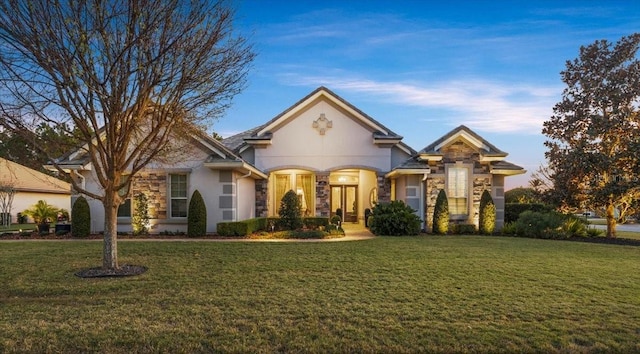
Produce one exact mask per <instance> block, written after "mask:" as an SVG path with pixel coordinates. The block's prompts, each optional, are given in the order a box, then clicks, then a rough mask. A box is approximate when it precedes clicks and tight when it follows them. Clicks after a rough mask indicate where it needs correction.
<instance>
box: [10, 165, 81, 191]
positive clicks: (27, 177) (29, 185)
mask: <svg viewBox="0 0 640 354" xmlns="http://www.w3.org/2000/svg"><path fill="white" fill-rule="evenodd" d="M0 185H2V186H10V187H12V188H14V189H15V190H16V191H18V192H35V193H53V194H71V185H70V184H69V183H67V182H64V181H61V180H59V179H57V178H54V177H51V176H49V175H47V174H44V173H42V172H39V171H36V170H33V169H30V168H28V167H25V166H22V165H20V164H17V163H15V162H13V161H9V160H6V159H3V158H1V157H0Z"/></svg>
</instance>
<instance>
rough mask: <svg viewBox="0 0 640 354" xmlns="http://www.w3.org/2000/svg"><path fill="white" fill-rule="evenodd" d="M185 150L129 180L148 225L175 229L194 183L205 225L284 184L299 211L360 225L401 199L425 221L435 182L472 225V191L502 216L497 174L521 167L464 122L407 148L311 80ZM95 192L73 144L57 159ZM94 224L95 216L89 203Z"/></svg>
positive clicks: (234, 216) (268, 204)
mask: <svg viewBox="0 0 640 354" xmlns="http://www.w3.org/2000/svg"><path fill="white" fill-rule="evenodd" d="M191 146H192V149H190V150H191V151H190V158H182V159H179V162H176V163H172V164H170V165H166V164H160V163H156V164H154V165H151V166H148V168H147V169H145V170H143V171H142V173H141V174H140V175H139V177H137V178H136V179H135V180H134V182H133V194H136V193H139V192H145V193H146V194H147V195H148V197H149V199H150V208H149V209H150V214H151V217H152V231H154V232H160V231H165V230H166V231H176V230H180V231H184V230H186V216H187V205H188V200H189V198H190V197H191V195H192V193H193V192H194V191H195V190H196V189H197V190H199V191H200V193H201V194H202V196H203V198H204V200H205V204H206V206H207V213H208V222H207V230H208V232H215V231H216V224H217V223H218V222H222V221H236V220H244V219H248V218H252V217H258V216H276V215H277V214H278V208H279V205H280V200H281V199H282V196H284V194H285V193H286V192H287V191H289V190H294V191H296V193H297V194H298V195H299V198H300V201H301V203H302V210H303V214H304V215H308V216H331V215H334V214H335V213H336V211H337V210H338V209H341V210H342V211H343V214H344V215H343V216H344V221H345V222H358V223H364V214H365V210H366V209H367V208H372V207H373V206H374V205H375V203H377V202H385V201H390V200H396V199H399V200H403V201H404V202H406V203H407V204H408V205H410V206H411V207H413V208H414V209H415V210H416V214H417V215H419V216H420V217H421V218H422V219H423V220H425V221H426V222H427V225H424V227H425V228H429V227H430V224H431V218H432V214H433V205H434V204H435V198H436V196H437V193H438V191H439V190H440V189H443V188H444V189H445V190H446V191H447V194H448V196H449V203H450V210H452V213H451V218H452V221H454V222H460V223H475V224H476V225H477V219H478V210H477V209H478V205H479V200H480V195H481V194H482V191H483V190H484V189H487V190H489V191H490V192H491V194H492V196H493V198H494V201H495V203H496V207H497V209H498V213H497V219H498V225H499V226H501V225H502V222H503V219H504V196H503V195H504V193H503V191H504V177H505V176H509V175H515V174H520V173H524V172H525V171H524V170H523V169H522V168H521V167H519V166H516V165H513V164H511V163H508V162H506V161H504V158H505V157H506V156H507V154H506V153H505V152H503V151H500V150H499V149H497V148H496V147H494V146H493V145H491V144H490V143H488V142H487V141H485V140H484V139H483V138H481V137H480V136H478V135H477V134H475V133H474V132H472V131H471V130H469V129H468V128H466V127H464V126H460V127H458V128H456V129H454V130H453V131H451V132H450V133H448V134H447V135H445V136H444V137H442V138H440V139H438V140H436V142H434V143H433V144H431V145H429V146H427V147H426V148H425V149H423V150H421V151H419V152H417V151H415V150H413V149H412V148H411V147H409V146H407V145H406V144H404V143H403V142H402V136H400V135H398V134H396V133H395V132H393V131H391V130H390V129H388V128H387V127H385V126H384V125H382V124H381V123H380V122H378V121H376V120H375V119H373V118H371V117H369V116H368V115H366V114H365V113H363V112H362V111H361V110H359V109H358V108H356V107H354V106H353V105H351V104H350V103H348V102H347V101H345V100H344V99H342V98H340V97H339V96H337V95H336V94H335V93H333V92H331V91H330V90H328V89H327V88H324V87H320V88H318V89H316V90H315V91H313V92H312V93H310V94H309V95H308V96H306V97H304V98H303V99H302V100H300V101H299V102H297V103H296V104H294V105H293V106H291V107H290V108H289V109H287V110H286V111H284V112H283V113H281V114H279V115H278V116H276V117H274V118H273V119H271V120H270V121H268V122H266V123H265V124H263V125H261V126H259V127H256V128H253V129H250V130H248V131H246V132H243V133H240V134H237V135H235V136H232V137H229V138H227V139H224V140H223V141H222V142H219V141H217V140H215V139H212V138H210V137H206V136H196V137H193V143H192V145H191ZM59 163H60V164H61V165H63V166H65V168H66V169H68V170H70V171H72V172H73V175H76V176H79V178H80V181H81V182H82V183H84V184H85V186H86V188H88V189H89V190H92V191H96V192H99V188H98V187H97V186H98V185H97V183H96V181H95V178H94V177H93V176H92V174H91V166H90V164H89V162H88V159H86V157H85V156H83V154H82V153H81V152H75V153H73V154H70V155H68V156H66V157H64V158H63V159H61V160H60V161H59ZM90 205H91V215H92V225H93V229H94V231H101V230H102V225H103V223H104V216H103V210H102V207H101V205H100V204H99V203H96V201H90ZM120 209H121V211H122V212H121V214H120V215H121V218H120V219H119V220H120V221H121V225H119V229H120V230H121V231H129V230H130V229H131V228H130V216H131V205H130V203H126V204H124V205H123V206H121V208H120Z"/></svg>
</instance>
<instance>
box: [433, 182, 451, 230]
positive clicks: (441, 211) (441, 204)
mask: <svg viewBox="0 0 640 354" xmlns="http://www.w3.org/2000/svg"><path fill="white" fill-rule="evenodd" d="M447 232H449V201H448V200H447V194H446V193H445V191H444V189H441V190H440V192H439V193H438V198H437V199H436V205H435V207H434V210H433V233H434V234H439V235H444V234H446V233H447Z"/></svg>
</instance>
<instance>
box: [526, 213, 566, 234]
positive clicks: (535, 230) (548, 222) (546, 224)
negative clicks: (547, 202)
mask: <svg viewBox="0 0 640 354" xmlns="http://www.w3.org/2000/svg"><path fill="white" fill-rule="evenodd" d="M563 222H564V215H562V214H560V213H557V212H548V213H541V212H537V211H530V210H529V211H525V212H523V213H522V214H520V217H519V218H518V221H516V234H517V235H518V236H524V237H533V238H562V237H561V232H560V226H561V225H562V223H563Z"/></svg>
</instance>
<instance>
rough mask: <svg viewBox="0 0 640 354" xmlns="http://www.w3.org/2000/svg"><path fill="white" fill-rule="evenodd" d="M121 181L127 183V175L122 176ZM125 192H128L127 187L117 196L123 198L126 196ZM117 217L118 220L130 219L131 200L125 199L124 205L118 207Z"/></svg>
mask: <svg viewBox="0 0 640 354" xmlns="http://www.w3.org/2000/svg"><path fill="white" fill-rule="evenodd" d="M122 180H123V181H125V182H126V181H128V180H129V175H123V176H122ZM127 192H129V189H128V188H127V187H124V188H122V189H120V190H119V191H118V195H120V197H124V196H125V195H127ZM118 217H119V218H130V217H131V198H127V199H125V200H124V203H122V204H120V206H118Z"/></svg>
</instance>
